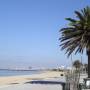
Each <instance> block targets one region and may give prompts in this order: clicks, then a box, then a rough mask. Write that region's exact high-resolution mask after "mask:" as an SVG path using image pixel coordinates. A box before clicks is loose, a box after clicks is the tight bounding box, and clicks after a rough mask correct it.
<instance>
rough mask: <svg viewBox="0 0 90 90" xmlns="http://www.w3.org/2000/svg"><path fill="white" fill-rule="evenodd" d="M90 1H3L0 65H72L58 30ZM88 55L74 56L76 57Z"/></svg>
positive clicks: (0, 10)
mask: <svg viewBox="0 0 90 90" xmlns="http://www.w3.org/2000/svg"><path fill="white" fill-rule="evenodd" d="M87 5H88V6H90V1H89V0H0V67H15V66H26V67H28V66H32V67H45V68H51V67H53V68H54V67H59V66H61V65H65V66H69V65H71V58H67V55H66V54H65V51H61V50H60V47H59V45H60V42H59V40H58V39H59V37H60V33H59V30H60V29H61V28H63V27H65V26H66V24H67V23H68V22H67V21H66V20H65V18H66V17H75V15H74V11H75V10H81V9H82V8H84V7H86V6H87ZM81 56H82V58H83V62H87V57H86V55H85V53H84V55H81V54H77V55H72V58H73V60H76V59H81Z"/></svg>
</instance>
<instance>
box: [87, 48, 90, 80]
mask: <svg viewBox="0 0 90 90" xmlns="http://www.w3.org/2000/svg"><path fill="white" fill-rule="evenodd" d="M87 55H88V78H90V50H89V51H88V52H87Z"/></svg>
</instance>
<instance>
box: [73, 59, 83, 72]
mask: <svg viewBox="0 0 90 90" xmlns="http://www.w3.org/2000/svg"><path fill="white" fill-rule="evenodd" d="M81 65H82V63H81V62H80V61H79V60H75V61H74V62H73V66H74V67H75V68H76V71H77V70H79V69H80V68H81Z"/></svg>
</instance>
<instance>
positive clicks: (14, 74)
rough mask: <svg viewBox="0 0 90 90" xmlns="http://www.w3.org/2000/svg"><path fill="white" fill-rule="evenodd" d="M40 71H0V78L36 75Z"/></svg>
mask: <svg viewBox="0 0 90 90" xmlns="http://www.w3.org/2000/svg"><path fill="white" fill-rule="evenodd" d="M40 72H41V71H36V70H35V71H32V70H31V71H11V70H0V77H2V76H16V75H31V74H37V73H40Z"/></svg>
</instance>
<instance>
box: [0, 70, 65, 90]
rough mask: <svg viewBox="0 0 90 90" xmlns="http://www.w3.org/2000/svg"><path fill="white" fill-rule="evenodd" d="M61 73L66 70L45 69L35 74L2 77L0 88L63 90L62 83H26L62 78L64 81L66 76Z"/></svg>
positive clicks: (10, 89)
mask: <svg viewBox="0 0 90 90" xmlns="http://www.w3.org/2000/svg"><path fill="white" fill-rule="evenodd" d="M61 74H64V72H60V71H45V72H43V73H40V74H33V75H22V76H8V77H0V90H62V89H61V88H62V86H61V85H40V84H25V83H26V82H29V81H33V80H49V81H55V80H56V81H58V80H59V78H61V79H62V81H63V80H65V77H64V76H61ZM58 86H59V87H58Z"/></svg>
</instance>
